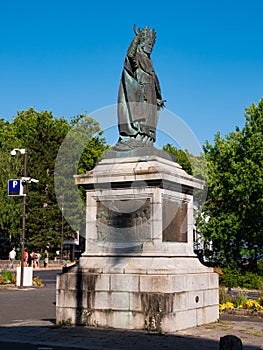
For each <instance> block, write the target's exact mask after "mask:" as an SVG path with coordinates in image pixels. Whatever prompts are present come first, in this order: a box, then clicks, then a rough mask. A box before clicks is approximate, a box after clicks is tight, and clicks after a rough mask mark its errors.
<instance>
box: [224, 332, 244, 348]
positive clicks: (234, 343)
mask: <svg viewBox="0 0 263 350" xmlns="http://www.w3.org/2000/svg"><path fill="white" fill-rule="evenodd" d="M219 350H243V345H242V341H241V339H240V338H238V337H236V336H235V335H225V336H224V337H221V338H220V343H219Z"/></svg>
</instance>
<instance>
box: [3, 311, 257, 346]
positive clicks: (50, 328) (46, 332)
mask: <svg viewBox="0 0 263 350" xmlns="http://www.w3.org/2000/svg"><path fill="white" fill-rule="evenodd" d="M226 334H232V335H236V336H238V337H239V338H241V340H242V342H243V347H244V350H259V349H263V322H262V319H246V318H231V317H230V316H225V317H223V318H222V319H221V320H220V321H219V322H217V323H212V324H208V325H203V326H199V327H193V328H190V329H187V330H184V331H178V332H176V333H174V334H166V335H159V334H150V333H147V332H135V331H132V332H129V331H123V330H109V329H98V328H86V327H57V326H55V325H54V323H52V321H51V320H31V319H27V320H24V321H23V322H19V321H18V322H17V323H16V324H14V323H12V324H6V325H3V326H2V327H0V341H9V342H15V341H18V342H20V343H30V344H39V345H42V346H64V347H68V348H70V349H90V350H111V349H114V350H125V349H126V350H134V349H142V350H144V349H147V348H150V349H151V350H155V349H168V350H169V349H174V350H175V349H178V350H189V349H190V350H199V349H202V350H206V349H207V350H208V349H211V350H212V349H217V350H218V349H219V340H220V337H222V336H224V335H226Z"/></svg>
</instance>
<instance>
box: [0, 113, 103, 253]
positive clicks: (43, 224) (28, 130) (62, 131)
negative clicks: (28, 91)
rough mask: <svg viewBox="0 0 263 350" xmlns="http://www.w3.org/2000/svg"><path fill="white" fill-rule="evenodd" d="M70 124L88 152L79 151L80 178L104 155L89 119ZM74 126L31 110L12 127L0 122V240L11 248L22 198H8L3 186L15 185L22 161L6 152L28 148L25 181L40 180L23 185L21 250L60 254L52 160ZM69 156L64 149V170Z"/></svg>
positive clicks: (67, 232) (94, 124)
mask: <svg viewBox="0 0 263 350" xmlns="http://www.w3.org/2000/svg"><path fill="white" fill-rule="evenodd" d="M72 120H73V124H74V123H75V125H76V124H79V123H80V122H81V123H82V129H83V127H84V129H85V138H86V142H87V144H88V146H87V147H86V148H87V149H85V147H84V150H83V152H82V154H81V161H80V163H79V164H77V165H76V166H77V169H78V167H79V168H80V172H85V171H86V170H89V169H90V168H92V167H93V166H94V164H95V158H96V157H95V156H97V158H98V157H99V156H100V155H101V153H102V151H103V150H104V149H105V147H104V146H103V145H104V143H105V141H104V140H103V139H102V137H101V130H100V128H99V125H98V123H97V122H96V121H95V120H94V119H92V118H91V117H88V116H87V115H81V116H78V117H74V118H72ZM84 123H86V124H85V125H83V124H84ZM73 124H72V123H71V124H70V123H69V122H68V120H67V119H65V118H63V117H61V118H57V117H54V116H53V115H52V112H48V111H42V112H37V111H35V110H34V109H33V108H30V109H28V110H27V111H19V112H18V113H17V116H16V117H15V118H14V119H13V120H12V122H5V121H4V120H0V164H1V170H2V171H1V174H0V182H1V185H2V186H1V189H0V198H1V201H0V213H1V215H0V230H1V236H6V237H9V238H10V239H11V240H12V243H13V244H18V243H19V238H20V237H21V226H22V225H21V216H22V198H21V197H14V198H12V197H8V196H7V182H8V180H9V179H20V178H21V177H22V176H23V169H24V167H23V156H22V155H21V154H20V153H19V152H18V153H17V155H16V156H15V157H12V156H11V155H10V151H11V150H12V149H14V148H19V149H21V148H27V176H28V177H32V178H35V179H38V180H39V183H37V184H35V183H30V184H28V185H27V210H26V248H27V249H38V250H41V249H43V248H44V247H46V246H49V248H50V250H53V251H54V250H56V249H60V246H61V229H62V213H61V208H60V206H59V205H58V199H57V194H56V192H55V188H54V179H55V170H56V160H57V154H58V152H59V149H60V147H61V144H62V143H63V141H64V140H65V138H66V136H67V135H68V133H69V132H70V131H71V130H72V129H73V128H74V127H73ZM82 141H83V140H82ZM71 146H72V145H71ZM70 151H71V150H70V149H67V165H68V166H69V167H70V164H71V163H70ZM76 171H78V170H76ZM72 180H73V181H74V179H73V177H72ZM63 195H65V196H66V195H67V194H66V193H63ZM72 205H73V206H74V203H72ZM64 233H65V237H64V238H66V237H67V236H70V235H71V234H72V228H71V227H70V225H69V224H68V223H67V222H66V221H64Z"/></svg>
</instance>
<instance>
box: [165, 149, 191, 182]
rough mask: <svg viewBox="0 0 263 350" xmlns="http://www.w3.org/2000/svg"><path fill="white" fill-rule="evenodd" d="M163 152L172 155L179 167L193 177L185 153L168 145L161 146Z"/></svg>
mask: <svg viewBox="0 0 263 350" xmlns="http://www.w3.org/2000/svg"><path fill="white" fill-rule="evenodd" d="M163 150H164V151H165V152H167V153H169V154H172V155H174V156H175V157H176V162H177V163H178V164H180V165H181V167H182V168H183V169H184V170H185V171H186V172H187V173H188V174H189V175H193V170H192V166H191V163H190V161H189V158H188V156H187V153H186V152H185V151H183V150H181V149H177V148H176V147H174V146H173V145H171V144H170V143H167V145H165V146H163Z"/></svg>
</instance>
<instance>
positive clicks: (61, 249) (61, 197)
mask: <svg viewBox="0 0 263 350" xmlns="http://www.w3.org/2000/svg"><path fill="white" fill-rule="evenodd" d="M58 198H59V199H61V200H62V206H61V247H60V259H61V262H62V263H63V241H64V206H63V205H64V202H63V201H64V196H59V197H58Z"/></svg>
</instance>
